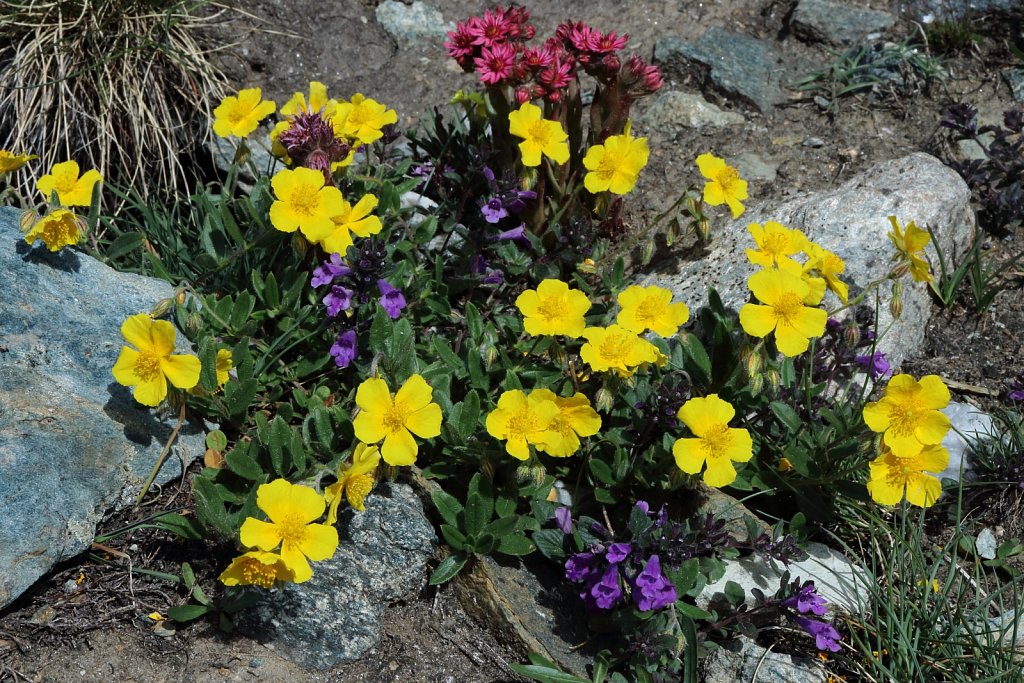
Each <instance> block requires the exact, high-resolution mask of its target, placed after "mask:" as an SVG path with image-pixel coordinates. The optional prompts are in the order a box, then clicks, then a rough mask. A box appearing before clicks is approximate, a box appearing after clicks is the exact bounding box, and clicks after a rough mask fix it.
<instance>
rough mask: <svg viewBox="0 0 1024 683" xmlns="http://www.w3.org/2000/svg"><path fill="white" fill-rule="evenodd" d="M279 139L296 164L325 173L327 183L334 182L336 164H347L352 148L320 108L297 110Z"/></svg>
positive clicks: (292, 161)
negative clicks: (308, 110) (336, 131)
mask: <svg viewBox="0 0 1024 683" xmlns="http://www.w3.org/2000/svg"><path fill="white" fill-rule="evenodd" d="M277 142H278V143H280V145H281V146H282V147H283V148H284V150H285V152H286V153H287V155H288V158H289V159H290V160H291V163H292V164H293V165H296V166H304V167H306V168H311V169H313V170H315V171H320V172H321V173H323V175H324V183H325V184H332V183H333V182H334V181H333V178H332V176H331V171H332V170H333V169H334V168H335V165H336V164H342V163H344V162H345V161H346V160H347V159H348V158H349V154H350V152H351V151H352V148H351V146H350V145H349V144H348V143H347V142H345V141H344V140H341V139H339V138H338V136H337V135H335V132H334V125H333V124H332V123H331V122H330V121H329V120H328V119H327V118H326V116H325V115H324V114H322V113H321V112H319V111H314V112H309V113H307V112H301V111H300V112H298V113H296V114H295V115H294V116H293V117H292V118H291V120H290V121H289V122H288V127H287V128H285V129H284V130H281V131H280V132H279V133H278V135H277Z"/></svg>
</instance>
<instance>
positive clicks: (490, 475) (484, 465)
mask: <svg viewBox="0 0 1024 683" xmlns="http://www.w3.org/2000/svg"><path fill="white" fill-rule="evenodd" d="M480 471H481V472H483V473H484V476H485V477H486V478H487V479H488V480H490V481H494V461H493V460H491V459H490V458H484V459H483V460H481V461H480Z"/></svg>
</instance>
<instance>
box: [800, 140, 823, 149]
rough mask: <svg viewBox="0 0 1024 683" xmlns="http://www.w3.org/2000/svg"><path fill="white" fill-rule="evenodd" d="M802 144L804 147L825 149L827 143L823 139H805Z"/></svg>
mask: <svg viewBox="0 0 1024 683" xmlns="http://www.w3.org/2000/svg"><path fill="white" fill-rule="evenodd" d="M800 144H801V145H803V146H804V147H824V146H825V141H824V140H822V139H821V138H804V141H803V142H801V143H800Z"/></svg>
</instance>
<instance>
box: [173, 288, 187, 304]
mask: <svg viewBox="0 0 1024 683" xmlns="http://www.w3.org/2000/svg"><path fill="white" fill-rule="evenodd" d="M174 301H175V303H177V304H178V305H179V306H184V305H185V288H184V287H178V289H177V291H176V292H174Z"/></svg>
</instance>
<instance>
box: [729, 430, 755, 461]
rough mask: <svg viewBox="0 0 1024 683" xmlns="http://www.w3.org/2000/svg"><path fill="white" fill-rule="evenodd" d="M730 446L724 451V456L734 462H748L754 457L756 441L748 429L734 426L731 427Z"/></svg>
mask: <svg viewBox="0 0 1024 683" xmlns="http://www.w3.org/2000/svg"><path fill="white" fill-rule="evenodd" d="M729 436H730V437H731V438H730V442H729V447H728V448H727V449H726V450H725V451H724V452H723V453H722V457H723V458H727V459H729V460H732V461H734V462H747V461H749V460H750V459H751V458H752V457H754V442H753V441H752V440H751V438H750V432H748V431H747V430H746V429H742V428H738V427H733V428H730V429H729Z"/></svg>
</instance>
